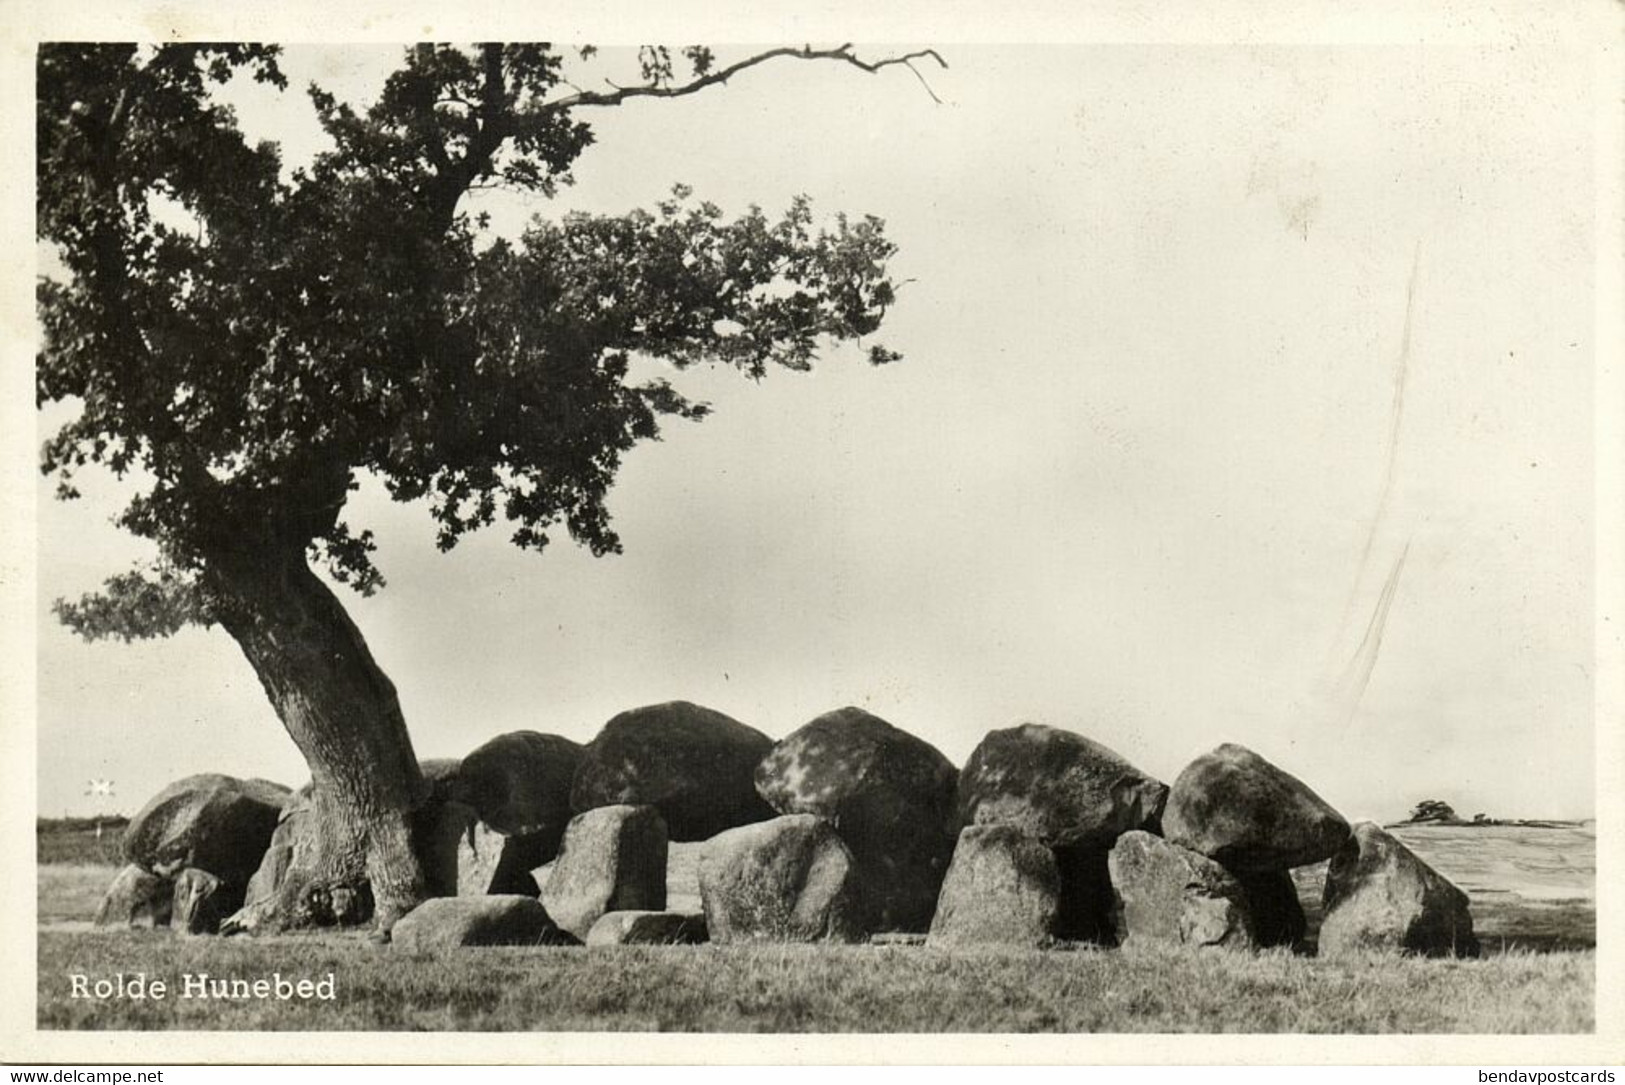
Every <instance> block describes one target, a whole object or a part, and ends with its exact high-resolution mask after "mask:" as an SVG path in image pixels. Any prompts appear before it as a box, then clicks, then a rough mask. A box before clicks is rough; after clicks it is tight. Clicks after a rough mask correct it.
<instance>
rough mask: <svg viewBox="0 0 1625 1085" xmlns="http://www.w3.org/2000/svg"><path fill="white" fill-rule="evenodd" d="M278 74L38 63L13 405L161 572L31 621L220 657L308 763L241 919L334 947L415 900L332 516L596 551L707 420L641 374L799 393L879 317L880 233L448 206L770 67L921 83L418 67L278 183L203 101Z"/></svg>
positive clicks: (356, 553) (62, 470)
mask: <svg viewBox="0 0 1625 1085" xmlns="http://www.w3.org/2000/svg"><path fill="white" fill-rule="evenodd" d="M576 53H577V54H578V55H579V59H580V60H581V61H582V62H585V61H586V60H587V58H588V57H590V56H591V53H592V50H591V49H590V48H583V49H580V50H577V51H576ZM278 56H279V51H278V50H277V49H276V48H275V47H269V46H259V45H171V46H163V47H158V48H152V47H139V46H135V45H128V44H58V45H47V46H44V47H42V48H41V50H40V53H39V58H38V69H37V76H38V113H37V120H36V123H37V137H38V148H39V158H38V186H39V197H38V207H37V214H38V229H39V235H40V237H41V239H42V241H44V242H46V243H48V244H49V245H50V246H52V247H53V248H54V251H55V253H56V254H57V259H58V261H59V262H60V265H61V268H62V272H61V273H60V274H58V275H56V276H54V277H48V278H44V279H42V280H41V281H40V283H39V287H38V308H39V314H40V319H41V324H42V328H43V335H42V347H41V349H40V352H39V356H38V363H37V371H38V373H37V398H38V400H39V402H40V403H41V404H42V405H43V404H45V403H47V402H52V401H61V400H69V401H71V402H73V403H76V404H77V405H78V406H79V408H80V409H79V411H78V413H77V415H76V416H75V417H73V418H72V420H71V421H69V422H67V423H66V424H65V425H63V427H62V428H61V430H60V431H59V432H57V433H56V434H55V435H54V436H52V437H51V438H50V439H49V440H48V441H47V443H46V445H45V447H44V451H43V464H42V469H43V471H44V472H45V473H46V474H47V475H52V476H55V477H56V478H57V479H58V495H59V496H60V497H63V498H72V497H74V496H76V490H75V489H74V483H73V480H74V474H75V471H76V470H77V469H79V468H83V467H85V466H86V465H88V464H96V465H101V466H104V467H106V468H109V469H111V470H112V471H113V472H114V473H116V474H117V475H119V476H120V477H125V476H126V475H129V476H130V477H131V478H132V479H134V480H136V481H137V482H138V484H139V486H138V488H139V492H138V493H137V495H136V496H134V497H133V499H132V500H131V501H130V503H129V504H128V506H127V507H126V508H124V510H123V511H122V513H121V514H120V516H119V518H118V523H119V524H120V525H121V526H122V527H124V528H126V529H128V530H129V531H131V532H133V533H134V534H135V535H137V536H140V537H142V538H145V539H149V540H151V541H152V542H154V543H155V544H156V545H157V550H158V554H159V557H158V559H157V560H156V561H155V562H154V563H153V564H152V565H151V566H150V567H144V568H141V569H137V570H134V571H131V572H128V573H125V574H122V575H118V576H114V577H112V578H111V579H109V580H108V581H107V583H106V585H105V586H104V588H103V590H102V591H101V592H99V593H97V594H94V595H91V596H87V597H85V598H84V599H82V600H79V601H78V602H64V601H58V603H57V612H58V614H59V616H60V617H61V619H62V620H63V621H64V622H65V623H66V624H67V625H68V626H70V627H71V628H72V629H74V630H75V631H77V632H78V633H80V634H82V635H83V636H85V637H88V638H97V637H106V636H117V637H122V638H124V639H126V640H128V639H131V638H135V637H151V636H164V635H168V634H170V633H173V632H175V631H176V630H178V629H179V628H181V627H182V626H183V625H186V624H189V623H191V624H200V625H218V626H220V627H221V628H222V629H224V630H225V631H226V632H227V633H229V634H230V635H231V636H232V637H233V638H234V639H235V640H236V642H237V644H238V645H239V646H240V648H241V649H242V652H243V654H244V656H245V657H246V658H247V660H248V662H249V664H250V665H251V666H252V667H253V669H254V671H255V673H256V674H257V675H258V677H259V679H260V681H261V683H262V684H263V686H264V688H265V692H266V694H267V695H268V697H269V699H270V702H271V704H272V706H273V707H274V708H275V710H276V713H277V715H278V717H279V718H280V719H281V720H282V723H283V724H284V726H285V727H286V728H287V731H288V733H289V734H290V735H291V736H292V738H293V740H294V742H295V743H296V744H297V745H298V747H299V749H300V750H301V752H302V753H303V754H304V756H305V759H306V761H307V762H308V763H309V766H310V770H311V774H312V780H313V783H314V792H313V800H314V801H315V803H316V810H317V813H318V814H319V821H320V824H322V825H323V826H324V841H323V846H322V847H321V849H320V850H319V852H318V851H312V852H310V853H307V854H306V856H305V858H303V859H296V860H295V866H296V867H297V869H292V870H290V871H289V872H288V875H287V876H286V878H285V880H284V883H283V885H284V891H283V892H282V893H281V894H280V895H279V897H278V900H277V901H276V902H275V905H274V906H273V907H272V908H271V909H270V910H269V913H268V914H267V915H266V916H264V917H262V918H263V919H264V921H265V925H266V926H267V927H271V928H275V927H278V926H288V925H295V924H301V923H306V922H322V921H328V922H331V921H333V920H334V918H335V916H334V915H333V913H332V911H331V910H328V911H327V912H326V913H325V914H324V913H323V911H322V908H321V907H320V906H319V902H320V901H323V900H330V899H333V898H334V897H335V896H336V895H337V894H338V891H340V890H342V891H343V894H342V895H343V896H344V898H345V899H347V900H353V899H356V894H357V891H358V890H365V891H366V892H369V893H370V897H371V900H372V901H373V902H374V905H373V906H374V914H375V918H376V920H377V923H378V925H379V926H380V927H381V928H383V929H388V927H389V926H391V925H392V924H393V922H394V920H395V919H396V918H398V917H399V916H400V915H401V914H403V913H404V912H405V911H407V910H409V909H411V908H412V907H413V906H414V905H415V904H416V903H417V902H419V901H420V900H421V899H422V898H423V896H424V895H425V892H426V887H425V881H424V873H423V867H422V865H421V863H420V861H419V859H418V856H417V853H416V851H415V850H414V840H413V824H414V820H413V813H414V810H415V809H417V808H419V806H420V805H421V804H422V803H423V802H424V801H425V797H426V794H427V791H428V788H427V785H426V783H425V780H424V777H423V775H422V774H421V772H420V770H419V766H418V763H417V760H416V757H415V756H414V753H413V750H412V742H411V739H410V738H409V737H408V733H407V728H406V723H405V721H404V719H403V717H402V714H401V710H400V707H399V704H398V702H397V699H396V694H395V689H394V686H393V685H392V684H391V682H390V680H389V678H388V677H386V676H385V674H384V673H383V671H382V670H381V669H380V668H379V666H378V664H377V662H376V661H375V660H374V659H373V657H372V655H371V653H370V652H369V651H368V648H367V645H366V642H365V641H364V640H363V638H362V636H361V633H360V631H359V630H358V629H357V628H356V626H355V625H354V623H353V622H352V621H351V620H350V618H349V616H348V615H347V614H346V612H345V609H344V606H343V604H342V603H341V602H340V600H339V599H338V597H337V596H336V595H335V594H334V593H333V592H332V591H331V590H329V588H328V586H327V584H326V583H325V582H324V581H323V579H321V578H320V577H318V576H317V575H316V573H315V571H314V570H313V565H315V566H318V567H321V568H324V569H325V570H326V571H327V572H328V573H329V575H330V576H331V577H332V579H333V580H335V581H338V582H340V583H343V584H347V585H348V586H349V587H350V588H352V589H354V590H357V591H359V592H361V593H362V594H368V593H371V592H372V591H374V590H376V589H377V588H378V587H380V586H381V585H382V584H383V579H382V577H381V576H380V574H379V571H378V570H377V569H376V568H375V566H374V564H373V562H372V559H371V553H372V551H373V543H372V538H371V534H370V532H368V531H366V530H358V528H357V526H356V525H354V524H352V523H351V522H350V521H349V520H348V519H347V517H346V500H347V497H348V495H349V494H350V493H351V492H352V491H354V490H355V489H356V488H357V486H358V478H359V477H361V476H363V475H368V476H373V477H377V478H379V479H381V480H382V481H383V483H384V484H385V485H386V486H387V488H388V491H389V493H390V494H391V495H392V496H393V497H394V498H395V499H396V500H400V501H417V500H420V499H422V500H424V501H426V503H427V505H428V508H429V509H430V511H431V513H432V515H433V518H434V520H435V521H436V522H437V525H438V543H439V546H440V547H441V549H450V548H451V547H452V546H453V545H454V544H455V543H456V542H457V540H458V538H459V537H460V536H462V535H463V534H465V533H466V532H469V531H472V530H475V529H477V528H480V527H484V526H486V525H489V524H491V523H492V522H493V521H494V520H495V519H496V518H497V516H498V514H499V513H500V514H501V515H502V516H503V517H505V518H506V519H507V520H509V521H511V522H512V523H513V525H514V529H513V541H514V543H515V544H517V545H518V546H520V547H526V548H530V549H537V550H539V549H541V548H542V547H543V546H544V545H545V544H546V543H547V541H548V533H549V531H550V530H554V529H556V528H557V527H558V526H560V525H562V526H563V527H564V528H565V529H566V530H567V531H568V533H569V535H570V536H571V537H573V538H574V539H575V540H577V541H578V542H580V543H581V544H583V545H585V546H587V547H588V548H590V549H591V551H592V552H593V553H595V554H604V553H607V552H613V551H617V550H619V548H620V543H619V540H618V539H617V538H616V535H615V533H614V532H613V530H612V529H611V527H610V524H609V520H608V514H607V512H606V508H605V498H606V494H607V492H608V489H609V486H610V483H611V481H612V480H613V478H614V475H615V472H616V469H617V467H618V465H619V463H620V461H621V457H622V455H623V454H624V453H625V452H626V451H627V450H628V449H630V448H631V447H632V446H633V445H634V444H636V443H637V442H639V441H642V440H648V439H651V438H654V437H656V436H657V434H658V432H659V420H660V419H661V417H662V416H666V415H675V416H678V417H680V418H688V419H698V418H700V417H702V416H703V415H704V414H705V413H706V406H705V405H704V404H700V403H694V402H690V401H689V400H687V399H685V398H684V397H683V396H682V395H681V394H679V392H678V391H677V390H676V389H674V388H673V387H671V386H670V385H669V384H667V383H666V382H664V381H660V380H653V381H649V380H639V379H638V378H636V377H635V375H634V373H633V370H632V363H633V362H634V360H635V359H636V358H639V357H644V358H657V359H664V360H666V361H668V362H670V363H672V364H673V365H675V366H676V367H678V368H682V367H684V366H690V365H694V364H696V363H701V362H713V363H721V364H726V365H730V366H733V367H736V368H737V369H739V370H741V371H742V372H744V373H746V374H748V375H750V376H753V377H759V376H761V375H762V374H763V373H764V372H765V371H766V370H767V369H768V368H769V367H771V366H775V365H777V366H785V367H788V368H791V369H805V368H807V367H808V366H809V365H810V364H811V363H812V361H813V359H814V356H815V352H816V350H817V348H818V347H819V346H820V344H821V343H823V342H826V341H829V340H840V339H851V338H855V337H859V336H863V335H866V334H868V333H870V332H873V331H874V330H875V329H876V328H877V327H878V326H879V324H880V321H881V318H882V316H883V314H884V312H885V310H886V308H887V306H888V304H890V303H891V301H892V300H893V290H894V287H893V284H892V283H891V282H890V280H889V279H888V278H887V274H886V267H885V265H886V262H887V260H888V259H889V258H890V256H891V255H892V253H893V251H894V250H893V246H892V245H891V243H890V242H889V241H887V240H886V238H885V236H884V234H883V231H882V224H881V222H880V221H879V220H877V219H874V218H872V217H865V218H862V219H857V220H849V219H847V218H845V217H844V216H843V217H838V218H836V219H835V220H834V221H833V223H830V224H828V225H826V226H823V227H820V226H818V225H815V223H814V221H813V218H812V215H811V212H810V210H809V207H808V205H807V203H806V201H805V200H800V199H798V200H796V201H794V202H793V203H792V205H791V207H790V209H789V211H788V212H787V213H786V214H785V215H784V216H783V217H782V218H777V219H769V218H768V217H766V216H764V215H763V214H762V213H761V212H760V211H759V210H756V209H751V210H750V211H749V212H748V213H746V214H744V215H743V216H742V217H739V218H736V219H725V218H724V217H723V215H722V214H721V212H720V211H719V210H718V209H717V208H716V207H714V206H713V205H711V204H709V203H703V202H697V201H695V200H693V199H692V198H691V195H690V193H689V192H688V191H687V190H685V189H683V188H682V187H680V186H679V187H678V188H677V189H676V190H674V195H673V197H672V198H671V199H669V200H667V201H664V202H662V203H660V204H659V205H658V206H657V207H656V208H655V209H653V210H649V211H645V210H635V211H632V212H630V213H627V214H624V215H620V216H589V215H585V214H571V215H568V216H565V217H563V218H562V219H560V220H558V221H545V220H540V219H538V220H537V221H535V222H534V223H533V224H532V225H531V226H530V227H529V228H528V230H527V231H526V232H525V233H524V234H523V236H522V237H519V238H517V239H501V238H495V239H493V238H491V237H490V236H488V231H487V229H486V224H485V223H484V221H483V220H482V218H481V217H480V216H477V215H471V214H470V212H469V211H468V209H467V208H466V207H465V206H464V205H465V202H466V200H465V197H467V196H468V194H469V193H470V192H471V191H472V190H475V189H478V188H484V187H493V186H507V187H509V188H512V189H517V190H524V191H529V192H533V193H542V194H552V193H553V192H554V191H555V190H556V188H557V186H559V185H562V184H567V183H569V182H570V180H571V177H570V169H571V166H572V164H573V163H574V162H575V161H576V159H577V158H578V157H579V156H580V155H581V154H582V153H583V152H584V151H586V150H587V148H588V147H589V146H590V145H591V144H592V142H593V131H592V128H591V127H590V126H589V124H588V123H587V122H586V121H585V120H584V119H583V117H584V116H586V115H588V114H589V111H590V110H592V109H594V108H603V107H610V106H617V105H620V104H621V103H624V102H628V101H631V100H633V99H636V98H651V99H658V98H673V97H679V96H683V95H687V94H692V93H696V92H700V91H703V90H705V89H706V88H708V87H713V86H716V85H719V84H721V83H723V82H725V81H727V80H728V79H729V78H730V77H733V76H735V75H738V74H740V73H741V72H743V71H744V70H746V69H748V68H754V67H756V66H758V65H761V64H765V63H767V62H770V61H776V60H779V59H780V58H783V59H785V60H789V59H803V60H821V61H827V62H830V63H834V64H840V65H843V66H850V67H856V68H858V69H861V70H863V71H866V72H871V73H872V72H876V71H879V70H881V69H884V68H887V67H889V66H893V65H899V66H906V67H912V66H913V62H915V61H917V60H921V59H923V58H929V59H931V60H933V61H935V62H936V63H939V64H940V63H941V59H940V58H939V57H937V56H936V54H935V53H932V52H930V51H922V52H919V53H911V54H907V55H899V56H891V57H886V58H879V59H864V58H862V57H860V56H859V55H858V54H857V53H856V52H855V51H854V50H853V49H852V48H851V47H850V46H840V47H836V48H830V49H813V48H811V47H808V48H800V49H774V50H769V51H766V52H762V53H758V54H755V55H753V56H750V57H747V58H745V59H743V60H741V61H739V62H738V63H734V64H730V65H728V66H725V67H721V66H718V65H717V63H716V61H715V58H714V57H713V55H712V54H711V52H710V51H709V50H707V49H705V48H703V47H691V48H688V49H684V50H681V51H680V52H679V53H678V54H677V55H676V56H674V55H673V53H672V52H670V51H668V50H667V49H665V48H662V47H645V48H644V49H642V50H640V52H639V56H638V61H639V67H640V69H641V75H640V76H639V79H638V81H637V82H636V83H635V84H634V85H628V86H616V85H613V84H609V83H607V82H606V83H605V86H606V87H607V88H608V89H603V90H584V89H580V88H578V87H576V86H574V85H573V84H571V83H570V82H568V81H567V79H566V78H565V62H566V60H571V62H572V63H574V62H575V58H572V57H570V56H569V55H568V54H567V53H565V52H563V51H560V50H558V49H556V48H554V47H552V46H550V45H546V44H481V45H477V46H474V47H470V48H457V47H450V46H444V45H421V46H416V47H412V48H409V49H407V50H406V51H405V54H404V57H403V60H402V62H401V64H400V66H399V68H398V70H396V71H395V72H394V73H393V74H392V75H390V76H389V77H388V79H387V81H386V82H385V84H384V85H383V88H382V91H381V93H380V94H379V96H378V98H377V102H376V104H375V105H373V106H372V107H371V108H369V109H367V110H366V111H365V112H358V111H356V110H354V109H353V108H351V107H350V106H347V105H346V104H344V103H342V102H339V101H337V100H335V98H334V97H333V96H331V95H329V94H327V93H324V92H323V91H321V90H320V89H319V88H316V87H314V86H313V87H312V88H311V89H310V98H311V101H312V103H313V104H314V108H315V112H316V115H317V118H318V120H319V122H320V124H321V127H322V129H323V130H324V132H325V134H326V137H327V139H328V141H329V142H330V149H328V150H326V151H325V152H324V153H322V154H320V155H319V156H318V157H316V158H315V160H314V161H313V163H312V164H311V165H310V166H309V167H308V168H304V169H298V170H294V171H292V172H291V174H288V175H286V176H284V172H283V170H282V166H281V161H280V158H279V150H278V148H277V147H276V146H275V145H273V144H268V143H261V144H259V145H257V146H254V145H250V144H249V142H248V141H247V140H246V139H245V138H244V136H243V134H242V132H240V131H239V129H238V128H237V126H236V122H235V117H234V115H233V112H232V111H231V110H230V109H229V108H227V107H225V106H223V105H222V104H220V102H219V101H218V96H217V95H216V93H215V89H216V88H217V87H219V86H220V85H223V84H225V83H226V82H228V81H229V80H231V79H232V78H233V77H234V76H238V75H241V76H243V77H252V78H253V79H255V80H258V81H260V82H263V83H268V84H272V85H274V86H275V87H277V88H279V89H281V88H285V86H286V79H285V77H284V76H283V74H282V73H281V71H280V70H279V67H278ZM915 74H916V75H919V74H920V73H919V72H918V71H917V70H916V71H915ZM922 82H923V79H922ZM895 357H896V355H895V354H892V353H891V352H889V351H887V350H885V349H884V348H881V347H878V346H876V347H872V348H871V349H870V352H869V358H870V360H871V361H873V362H875V363H883V362H887V361H890V360H893V359H894V358H895ZM338 918H346V919H349V918H359V917H358V916H355V915H345V916H340V917H338Z"/></svg>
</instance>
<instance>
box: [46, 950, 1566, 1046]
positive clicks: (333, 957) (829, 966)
mask: <svg viewBox="0 0 1625 1085" xmlns="http://www.w3.org/2000/svg"><path fill="white" fill-rule="evenodd" d="M1594 971H1595V954H1594V953H1591V952H1579V953H1561V954H1530V953H1509V954H1498V955H1494V956H1491V957H1488V958H1485V959H1484V960H1481V961H1431V960H1420V959H1393V958H1371V959H1369V960H1355V961H1319V960H1315V959H1312V958H1304V957H1293V956H1291V955H1290V954H1288V953H1285V952H1271V953H1264V954H1257V955H1253V954H1237V953H1229V952H1223V951H1216V952H1207V953H1198V954H1188V955H1187V954H1172V953H1165V952H1143V951H1142V952H1136V951H1109V950H1077V951H1070V952H1068V951H1052V952H990V953H972V952H963V951H955V952H953V953H946V952H942V951H938V950H931V949H927V948H923V947H881V946H761V947H737V946H696V947H680V946H671V947H615V948H611V949H593V950H588V949H582V948H556V947H547V948H534V949H470V950H461V951H458V952H456V953H453V954H443V955H435V956H414V955H412V954H409V953H403V952H401V951H398V950H395V949H392V948H387V947H377V946H371V945H368V944H367V943H365V942H364V941H363V940H361V939H359V938H356V937H353V936H343V937H340V936H325V937H293V938H283V939H277V940H270V939H267V940H260V941H253V940H242V939H228V940H219V939H184V938H177V937H175V936H174V935H172V934H170V933H169V932H165V931H157V932H133V931H120V932H116V933H107V932H95V931H44V932H42V933H41V935H40V949H39V987H38V990H39V1025H40V1027H41V1028H47V1029H83V1028H92V1029H177V1028H178V1029H247V1030H281V1029H309V1030H347V1029H371V1030H416V1029H428V1030H460V1031H498V1030H527V1031H600V1030H634V1031H646V1032H652V1031H708V1032H801V1031H806V1032H1356V1033H1360V1032H1365V1033H1369V1032H1423V1033H1438V1032H1469V1033H1515V1032H1537V1033H1538V1032H1589V1031H1592V1030H1593V1029H1594V1027H1595V1026H1594V1023H1593V1010H1592V990H1593V984H1594ZM120 972H122V973H124V974H125V975H126V976H133V975H134V974H135V973H138V972H145V973H146V974H147V976H148V977H149V979H157V978H161V979H164V980H165V981H166V982H168V983H169V984H170V989H171V993H170V996H169V997H168V998H166V999H165V1000H164V1001H161V1002H152V1001H145V1002H142V1001H130V1000H122V1001H121V1000H108V1001H97V1000H93V999H84V998H77V999H76V998H71V997H69V995H70V985H69V977H70V975H72V974H74V973H81V974H87V975H89V976H91V977H92V978H93V979H95V978H111V977H112V976H114V975H115V974H117V973H120ZM188 972H191V973H200V972H207V973H208V974H209V975H210V976H212V977H215V978H221V977H229V976H237V977H243V978H247V979H255V978H260V977H266V978H269V977H270V976H271V975H272V973H275V972H280V973H282V975H283V976H284V977H289V978H294V979H303V978H312V979H320V978H323V977H325V976H326V974H327V973H329V972H331V973H333V974H334V976H335V979H336V983H335V988H336V993H337V997H336V998H335V999H334V1000H333V1001H331V1002H299V1001H275V1000H264V1001H261V1000H250V1001H218V1000H200V999H183V998H180V997H179V991H180V983H179V979H180V976H181V975H182V974H184V973H188Z"/></svg>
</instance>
